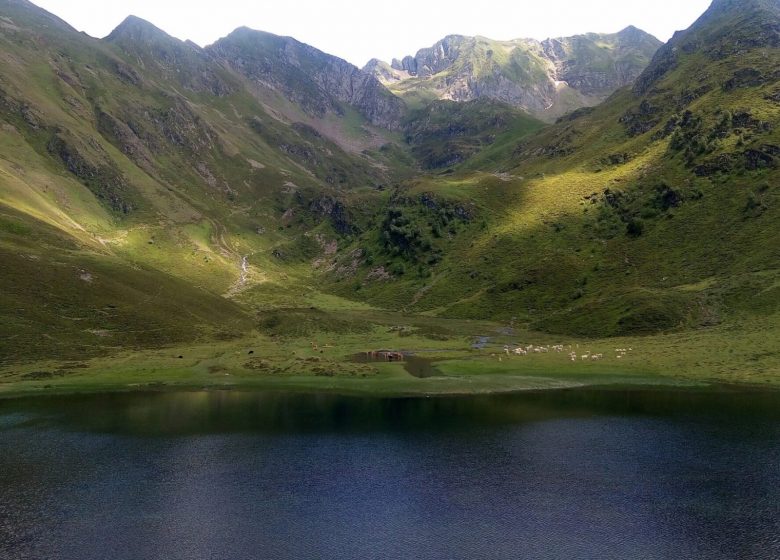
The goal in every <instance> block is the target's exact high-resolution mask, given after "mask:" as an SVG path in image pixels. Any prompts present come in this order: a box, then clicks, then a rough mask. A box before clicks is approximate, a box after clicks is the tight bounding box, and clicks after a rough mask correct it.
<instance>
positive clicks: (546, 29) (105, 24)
mask: <svg viewBox="0 0 780 560" xmlns="http://www.w3.org/2000/svg"><path fill="white" fill-rule="evenodd" d="M32 1H33V3H35V4H37V5H39V6H41V7H42V8H45V9H47V10H49V11H50V12H52V13H54V14H56V15H58V16H59V17H61V18H62V19H64V20H65V21H67V22H68V23H70V24H71V25H72V26H73V27H75V28H76V29H79V30H81V31H85V32H86V33H88V34H89V35H92V36H94V37H104V36H106V35H108V34H109V33H110V32H111V30H112V29H113V28H114V27H116V26H117V25H118V24H119V23H120V22H121V21H122V20H123V19H124V18H125V17H126V16H127V15H130V14H133V15H136V16H138V17H141V18H143V19H146V20H148V21H150V22H152V23H153V24H155V25H156V26H157V27H159V28H161V29H163V30H164V31H166V32H168V33H169V34H171V35H173V36H174V37H178V38H180V39H190V40H192V41H194V42H195V43H198V44H199V45H203V46H205V45H208V44H210V43H213V42H214V41H216V40H217V39H219V38H220V37H223V36H225V35H227V34H228V33H230V32H231V31H232V30H233V29H235V28H236V27H241V26H247V27H251V28H253V29H260V30H263V31H269V32H271V33H276V34H278V35H290V36H292V37H295V38H296V39H298V40H300V41H303V42H305V43H308V44H310V45H313V46H315V47H317V48H318V49H320V50H323V51H325V52H327V53H330V54H334V55H336V56H340V57H342V58H344V59H346V60H348V61H350V62H352V63H353V64H357V65H358V66H363V65H364V64H365V63H366V62H367V61H368V60H369V59H371V58H379V59H382V60H386V61H388V62H389V61H390V60H391V59H392V58H400V57H403V56H405V55H408V54H415V53H416V51H417V50H418V49H420V48H423V47H429V46H431V45H432V44H433V43H435V42H436V41H438V40H439V39H441V38H443V37H444V36H446V35H450V34H462V35H482V36H485V37H490V38H491V39H516V38H521V37H523V38H525V37H528V38H535V39H546V38H547V37H560V36H569V35H576V34H578V33H585V32H589V31H595V32H605V33H612V32H615V31H619V30H620V29H623V28H624V27H626V26H628V25H635V26H637V27H639V28H641V29H644V30H645V31H647V32H648V33H652V34H653V35H655V36H656V37H658V38H659V39H661V40H662V41H666V40H668V39H669V38H670V37H671V36H672V34H673V33H674V31H676V30H679V29H685V28H686V27H688V26H689V25H690V24H691V23H693V22H694V21H695V20H696V18H697V17H698V16H699V15H701V14H702V13H703V12H704V11H705V10H706V9H707V7H708V6H709V4H710V2H711V0H654V1H652V2H648V1H647V0H620V1H619V2H616V1H615V0H556V1H555V2H551V1H544V0H533V1H528V0H514V1H511V2H507V1H494V0H451V1H449V2H430V1H427V0H394V1H382V2H372V1H370V0H369V1H366V0H286V1H279V0H260V1H254V2H247V1H246V0H124V1H122V2H116V1H106V0H32Z"/></svg>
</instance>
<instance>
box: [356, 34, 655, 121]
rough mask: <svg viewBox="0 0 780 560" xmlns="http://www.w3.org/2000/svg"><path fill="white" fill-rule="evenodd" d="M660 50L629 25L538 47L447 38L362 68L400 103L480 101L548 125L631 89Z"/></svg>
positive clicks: (532, 43)
mask: <svg viewBox="0 0 780 560" xmlns="http://www.w3.org/2000/svg"><path fill="white" fill-rule="evenodd" d="M660 45H661V42H660V41H658V40H657V39H656V38H655V37H652V36H651V35H649V34H647V33H645V32H644V31H642V30H640V29H637V28H636V27H628V28H626V29H624V30H622V31H620V32H618V33H613V34H598V33H588V34H584V35H576V36H573V37H561V38H553V39H547V40H545V41H537V40H534V39H517V40H513V41H494V40H492V39H488V38H485V37H466V36H462V35H450V36H447V37H445V38H444V39H442V40H441V41H439V42H437V43H436V44H435V45H433V46H432V47H430V48H425V49H421V50H420V51H418V52H417V54H416V55H415V56H407V57H405V58H403V59H400V60H399V59H395V60H393V61H392V64H390V65H388V64H387V63H383V62H382V61H378V60H372V61H371V62H369V64H368V65H366V67H364V70H365V71H367V72H372V73H373V74H374V75H375V76H376V77H377V79H378V80H380V81H381V82H382V83H384V84H385V85H386V86H388V87H390V89H391V90H392V91H394V92H395V93H396V94H398V95H400V96H402V97H405V98H408V99H412V100H414V99H415V98H418V97H421V98H423V99H425V100H431V99H450V100H453V101H469V100H472V99H478V98H488V99H492V100H496V101H502V102H505V103H509V104H511V105H513V106H515V107H517V108H520V109H523V110H526V111H528V112H530V113H532V114H533V115H535V116H537V117H540V118H544V119H546V120H553V119H554V118H556V117H558V116H560V115H561V114H563V113H565V112H568V111H570V110H573V109H577V108H580V107H583V106H588V105H595V104H597V103H599V102H601V101H603V100H604V99H606V98H607V97H608V96H609V95H611V94H612V93H613V92H614V91H615V90H617V89H619V88H621V87H624V86H627V85H631V84H632V83H633V82H634V80H635V79H636V78H637V77H638V76H639V74H640V73H641V72H642V71H643V70H644V69H645V67H646V66H647V64H648V63H649V62H650V59H651V58H652V56H653V55H654V53H655V52H656V50H657V49H658V48H659V47H660Z"/></svg>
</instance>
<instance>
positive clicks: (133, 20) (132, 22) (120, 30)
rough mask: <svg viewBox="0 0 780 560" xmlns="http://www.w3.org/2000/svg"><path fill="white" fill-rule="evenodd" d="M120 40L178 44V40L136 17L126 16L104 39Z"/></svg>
mask: <svg viewBox="0 0 780 560" xmlns="http://www.w3.org/2000/svg"><path fill="white" fill-rule="evenodd" d="M120 40H130V41H138V42H149V41H159V40H165V41H175V42H177V43H180V42H181V41H179V39H176V38H175V37H171V36H170V35H168V34H167V33H166V32H165V31H163V30H162V29H160V28H159V27H157V26H156V25H154V24H153V23H150V22H148V21H146V20H145V19H142V18H139V17H137V16H133V15H130V16H127V17H126V18H125V20H124V21H123V22H122V23H120V24H119V25H118V26H117V27H116V29H114V30H113V31H112V32H111V34H110V35H109V36H108V37H106V41H110V42H116V41H120Z"/></svg>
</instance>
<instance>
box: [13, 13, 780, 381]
mask: <svg viewBox="0 0 780 560" xmlns="http://www.w3.org/2000/svg"><path fill="white" fill-rule="evenodd" d="M621 33H622V35H621V34H618V35H621V37H622V39H621V38H619V39H620V40H625V41H627V42H628V43H630V44H631V45H635V44H636V42H637V40H639V41H640V42H641V41H643V40H647V41H650V40H649V39H647V36H646V35H645V34H642V33H641V32H639V31H638V30H633V29H631V28H630V29H628V30H626V31H625V32H621ZM591 35H593V34H591ZM591 35H587V36H582V37H581V38H580V39H570V40H567V41H568V42H567V41H560V44H558V45H557V46H556V47H555V48H556V49H558V51H557V52H558V53H559V54H560V55H561V56H563V55H566V56H571V52H577V53H579V54H578V55H577V56H578V60H587V64H588V65H590V67H592V66H593V65H594V64H597V63H598V60H599V56H601V55H602V54H603V53H602V52H601V51H599V50H596V51H593V52H591V51H590V50H588V49H590V47H587V48H586V47H583V46H582V45H583V44H586V45H590V46H593V45H594V44H596V43H598V41H600V40H601V39H599V38H598V37H599V36H595V35H593V36H591ZM620 40H616V41H617V42H616V43H614V44H613V46H612V47H611V48H615V49H619V43H620ZM594 41H595V43H594ZM611 44H612V43H611ZM548 46H550V45H548ZM650 46H651V45H650V43H648V44H647V45H645V47H647V48H649V47H650ZM483 47H484V48H485V49H487V50H485V56H487V51H488V50H492V51H493V54H492V55H491V57H492V58H493V59H495V58H496V57H499V58H500V57H501V56H520V54H522V53H520V54H518V53H515V54H511V53H508V52H507V51H506V49H504V50H502V51H501V52H500V53H499V52H498V51H497V50H496V49H497V46H496V45H493V47H495V48H490V47H491V45H490V43H489V42H488V43H485V45H483ZM602 47H603V48H606V47H604V45H602ZM602 47H599V48H602ZM480 48H482V47H480ZM540 48H542V47H540ZM632 48H633V46H632ZM643 48H644V47H643ZM567 49H568V50H567ZM583 49H584V50H583ZM586 51H587V52H590V55H588V56H586V54H587V53H586V54H582V53H585V52H586ZM512 52H514V51H512ZM567 52H569V54H566V53H567ZM580 55H581V56H580ZM540 56H541V55H540ZM546 56H547V55H546ZM459 60H461V61H463V60H465V59H463V58H460V59H459ZM540 60H541V59H540ZM546 60H548V59H546ZM610 60H611V59H610ZM472 62H473V61H472ZM515 62H516V64H515V63H512V64H514V66H513V67H516V68H517V71H518V72H520V71H523V72H531V73H533V72H534V71H535V70H534V68H536V66H534V64H535V63H534V64H531V62H533V61H530V62H529V61H526V62H528V64H526V63H525V62H523V63H521V62H522V61H519V62H518V61H515ZM548 62H549V60H548ZM635 62H636V64H641V66H642V68H644V67H645V66H646V69H645V70H644V71H643V72H642V73H641V75H639V77H638V79H637V80H636V81H635V83H633V85H632V86H630V87H626V88H622V89H620V90H618V91H617V92H615V93H614V94H612V95H611V96H610V97H609V98H608V99H607V100H606V101H604V102H603V103H601V104H599V105H598V106H596V107H591V108H581V109H578V110H577V111H574V112H572V113H569V114H566V115H564V116H562V117H561V118H559V119H558V120H557V122H556V123H554V124H549V125H545V124H543V123H542V122H540V121H539V120H537V119H536V118H534V117H532V116H530V115H529V114H528V113H526V112H524V111H522V110H520V109H517V108H515V107H514V106H512V105H510V104H506V103H504V102H501V101H495V100H490V99H483V98H479V99H475V100H472V101H468V102H463V103H458V102H454V101H447V100H437V101H434V100H433V98H434V97H436V96H435V95H430V96H428V97H426V95H422V94H420V95H418V96H417V98H414V96H406V97H405V99H406V102H404V101H402V100H401V99H399V98H398V97H396V96H394V95H393V94H392V93H391V92H390V91H388V90H387V89H386V88H385V87H384V86H383V85H382V84H381V83H380V82H379V81H378V80H377V79H376V78H375V77H374V75H373V74H372V73H369V72H364V71H361V70H359V69H357V68H355V67H354V66H351V65H349V64H348V63H346V62H345V61H343V60H340V59H338V58H335V57H331V56H329V55H327V54H325V53H322V52H321V51H318V50H317V49H314V48H313V47H309V46H307V45H304V44H302V43H299V42H297V41H295V40H294V39H291V38H286V37H277V36H273V35H270V34H267V33H262V32H257V31H252V30H249V29H239V30H237V31H236V32H234V33H233V34H231V35H230V36H228V37H226V38H225V39H222V40H221V41H219V42H217V44H215V45H213V46H211V47H208V48H206V49H201V48H200V47H197V46H196V45H194V44H191V43H185V42H181V41H178V40H177V39H174V38H172V37H170V36H169V35H167V34H166V33H164V32H163V31H161V30H159V29H157V28H155V27H154V26H153V25H151V24H150V23H148V22H145V21H143V20H140V19H138V18H133V17H131V18H128V19H127V20H126V21H125V22H124V23H123V24H122V25H120V26H119V27H118V28H117V29H116V30H115V31H114V32H113V33H112V34H111V35H110V36H109V37H107V38H106V39H104V40H97V39H92V38H90V37H87V36H86V35H84V34H81V33H78V32H76V31H75V30H74V29H72V28H71V27H70V26H68V25H67V24H66V23H64V22H62V21H61V20H59V19H57V18H55V17H54V16H52V15H50V14H48V13H46V12H44V11H43V10H40V9H39V8H37V7H35V6H34V5H32V4H30V3H29V2H27V1H26V0H2V1H0V70H1V71H0V258H1V259H2V262H3V263H5V266H4V267H3V269H2V271H0V290H2V294H3V298H2V301H0V393H3V392H6V391H7V392H9V393H14V394H16V393H19V392H26V391H32V392H36V391H42V390H57V389H59V390H98V389H127V388H129V387H139V386H140V387H148V386H154V387H157V386H159V385H161V384H162V385H172V386H180V387H202V386H225V387H284V388H293V389H312V388H316V389H318V390H324V389H328V390H342V391H344V390H346V391H356V392H372V391H379V392H386V393H419V392H428V393H440V392H473V391H491V390H517V389H522V388H538V387H561V386H572V385H581V384H593V383H598V384H601V383H621V384H623V383H680V382H683V383H692V382H693V383H698V382H700V381H711V380H718V381H741V382H755V383H766V382H768V383H778V382H780V353H779V352H778V351H777V350H776V348H777V347H779V346H780V344H778V341H780V244H778V242H777V241H778V239H780V236H779V235H778V227H777V224H778V223H780V215H779V213H780V191H778V188H779V187H778V185H779V184H780V181H779V179H780V171H778V158H779V157H780V137H778V136H779V135H780V131H778V126H780V88H779V87H778V76H780V4H778V2H777V1H776V0H749V1H740V2H735V1H730V0H716V1H715V2H714V3H713V5H712V7H711V8H710V10H708V12H707V13H706V14H704V15H703V16H702V18H701V19H700V20H699V21H697V22H696V23H695V24H694V25H693V26H692V27H691V28H690V29H689V30H687V31H685V32H681V33H678V34H677V35H675V37H674V39H673V40H672V41H671V42H670V43H669V44H668V45H666V46H664V47H662V48H661V49H660V50H659V51H658V52H657V54H656V55H655V56H654V58H653V60H652V62H650V63H649V65H648V64H647V60H638V61H635ZM469 64H472V63H469ZM545 64H547V63H545ZM374 66H375V68H376V69H383V71H384V72H386V73H387V72H391V71H393V69H389V70H388V68H387V67H386V66H383V65H382V64H381V63H376V64H375V65H374ZM472 66H473V64H472ZM568 69H569V71H570V72H574V74H576V72H575V70H576V65H573V66H571V65H570V66H569V67H568ZM476 70H477V69H476V66H474V67H473V68H471V69H470V71H475V72H476ZM447 71H449V70H447ZM485 72H486V74H485V75H490V74H491V72H492V70H490V69H489V68H488V69H486V70H485ZM574 74H571V75H570V78H571V80H572V83H573V82H574V81H575V80H574V78H573V77H572V76H574ZM433 75H436V73H433ZM580 78H581V79H580V81H579V82H578V83H579V86H578V87H579V88H580V90H578V91H580V92H581V93H582V92H586V94H587V95H590V94H593V95H603V94H604V90H598V91H597V86H598V83H596V82H591V81H589V77H588V75H581V76H580ZM415 79H422V78H415ZM632 81H633V80H632ZM409 83H410V82H409V81H408V80H404V81H401V82H398V83H397V84H395V85H393V86H392V87H393V89H394V91H396V92H398V91H399V90H398V87H406V85H408V84H409ZM399 84H400V85H399ZM404 84H406V85H404ZM419 91H422V90H419V89H418V93H419ZM415 95H417V94H415ZM579 105H581V104H579ZM579 105H577V106H579ZM521 344H523V345H526V344H528V345H531V346H532V347H534V346H535V347H537V348H540V347H545V348H549V347H550V346H551V345H553V346H557V345H558V344H561V347H565V348H566V349H567V350H566V352H565V353H557V354H550V355H547V352H545V353H544V355H541V350H540V352H539V354H540V355H538V356H531V357H528V359H525V358H516V357H514V356H512V357H510V356H507V355H506V354H505V351H504V345H506V346H507V347H508V348H514V347H516V346H518V345H521ZM621 348H622V349H628V348H631V349H632V351H631V352H625V351H622V352H616V349H621ZM380 349H384V350H404V351H410V352H417V353H418V354H421V355H424V356H428V357H430V358H431V359H433V360H434V361H435V362H436V368H437V369H436V370H435V375H433V377H431V378H428V379H416V378H414V377H412V376H410V375H409V374H408V373H406V372H405V371H404V370H403V366H402V365H400V364H397V363H381V364H372V363H356V362H355V354H358V353H364V352H366V351H371V350H380ZM569 352H573V353H574V354H576V355H577V359H576V361H575V362H574V363H571V361H570V359H569ZM583 353H586V354H585V355H587V356H590V355H591V353H593V354H598V355H602V356H603V357H604V359H603V360H601V361H594V362H592V363H591V362H590V360H589V359H588V361H583V360H581V356H580V355H579V354H583ZM677 378H682V379H683V380H684V381H678V380H677ZM366 380H368V381H366Z"/></svg>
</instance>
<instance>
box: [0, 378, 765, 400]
mask: <svg viewBox="0 0 780 560" xmlns="http://www.w3.org/2000/svg"><path fill="white" fill-rule="evenodd" d="M299 380H300V381H312V380H310V379H307V378H299ZM263 381H264V382H262V383H252V384H233V385H220V384H212V385H205V384H162V385H161V384H158V383H150V384H146V385H132V386H128V385H125V386H120V385H105V386H94V385H93V386H85V385H84V386H71V387H63V386H59V387H54V386H53V387H31V388H18V389H15V388H11V389H4V388H3V387H2V385H0V402H7V401H14V400H27V399H37V398H41V399H46V398H52V397H53V398H56V397H77V396H96V395H131V394H137V395H163V394H173V393H221V392H224V393H287V394H297V395H328V396H341V397H347V398H367V399H372V398H375V399H425V398H458V397H481V396H491V395H496V396H498V395H511V394H519V393H541V392H553V391H572V390H598V391H625V390H634V391H654V390H675V391H680V392H686V391H696V392H709V391H718V392H738V393H746V392H761V393H764V392H778V391H780V387H778V386H776V385H774V384H766V385H760V384H755V383H740V382H736V383H723V382H720V381H717V380H711V381H704V380H693V379H685V378H672V377H667V378H659V379H657V382H651V381H648V380H647V379H643V380H638V382H628V381H626V379H620V380H616V381H615V382H612V383H597V382H594V383H575V382H566V381H564V380H555V381H556V383H554V384H553V383H548V384H542V383H539V384H535V385H532V384H529V385H526V386H519V385H518V386H515V387H494V388H490V387H483V388H476V389H475V390H464V389H458V388H452V389H447V388H445V387H438V388H435V387H430V388H429V389H428V390H426V389H425V388H423V387H420V388H419V389H417V390H412V389H393V388H389V387H369V386H368V385H366V386H364V387H359V388H358V387H354V386H353V387H349V386H346V385H342V386H333V385H331V386H328V385H320V386H317V385H316V384H315V383H300V382H299V383H285V382H283V381H282V380H278V381H271V382H270V383H269V382H267V381H270V380H263ZM285 381H287V380H285ZM539 381H542V379H541V378H539ZM550 381H552V380H550ZM369 384H371V382H369Z"/></svg>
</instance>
